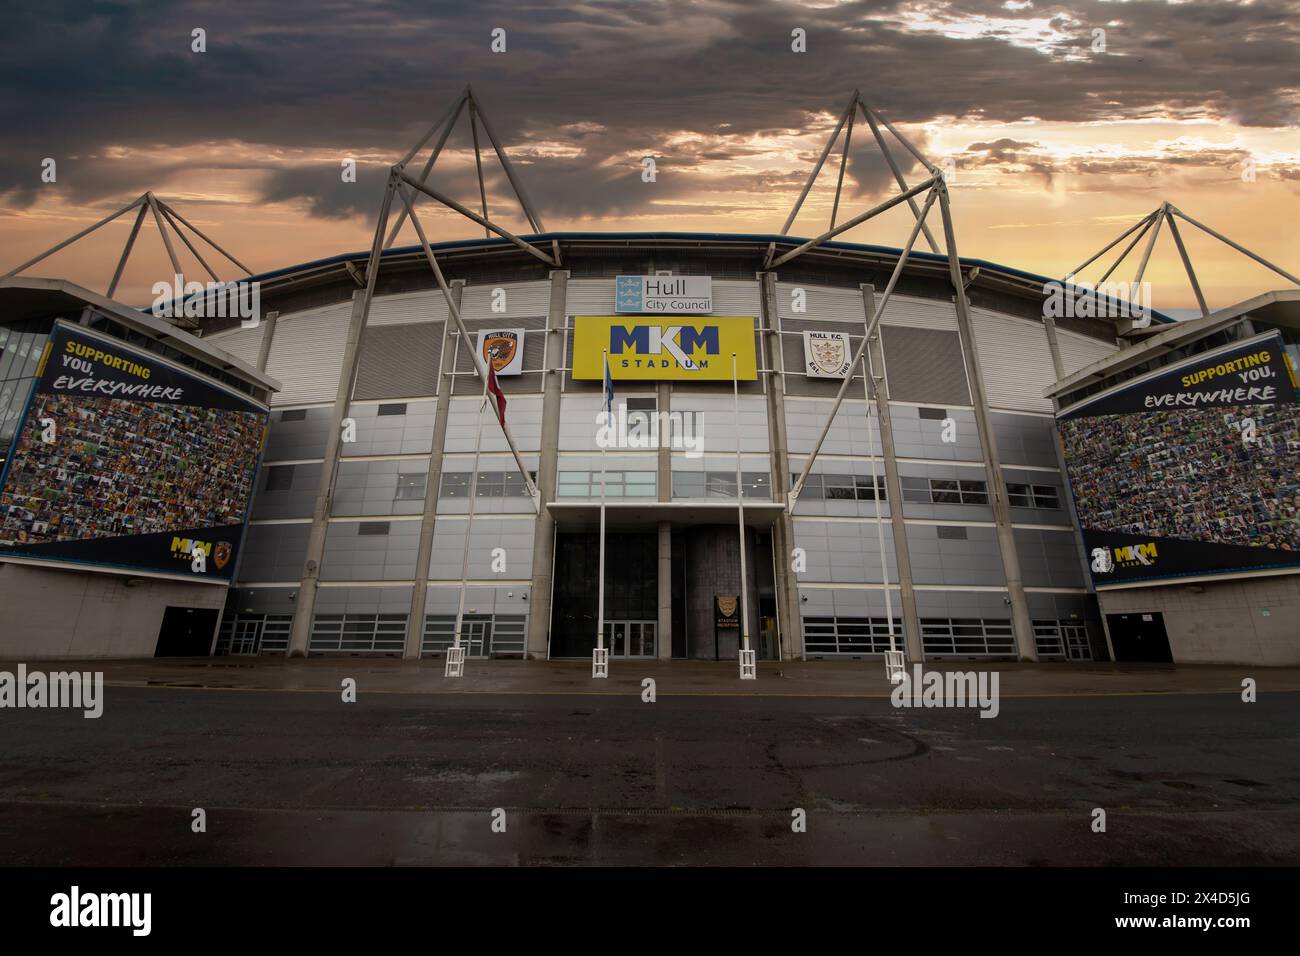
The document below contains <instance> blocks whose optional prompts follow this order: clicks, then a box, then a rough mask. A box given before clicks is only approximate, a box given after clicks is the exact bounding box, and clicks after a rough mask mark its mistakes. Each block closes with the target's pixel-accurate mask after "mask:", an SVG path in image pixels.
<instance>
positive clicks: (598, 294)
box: [564, 279, 615, 315]
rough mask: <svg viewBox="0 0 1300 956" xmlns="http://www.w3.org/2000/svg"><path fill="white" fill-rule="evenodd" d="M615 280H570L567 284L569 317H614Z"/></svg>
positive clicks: (566, 302) (566, 294)
mask: <svg viewBox="0 0 1300 956" xmlns="http://www.w3.org/2000/svg"><path fill="white" fill-rule="evenodd" d="M614 285H615V283H614V280H613V279H570V280H569V281H568V282H567V283H566V284H565V296H566V301H565V306H564V311H565V313H566V314H568V315H614Z"/></svg>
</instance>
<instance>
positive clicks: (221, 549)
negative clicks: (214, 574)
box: [212, 541, 230, 568]
mask: <svg viewBox="0 0 1300 956" xmlns="http://www.w3.org/2000/svg"><path fill="white" fill-rule="evenodd" d="M229 560H230V542H229V541H218V542H217V546H216V547H215V548H214V549H213V550H212V563H213V564H215V565H216V566H217V567H218V568H224V567H225V566H226V562H227V561H229Z"/></svg>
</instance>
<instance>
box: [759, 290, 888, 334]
mask: <svg viewBox="0 0 1300 956" xmlns="http://www.w3.org/2000/svg"><path fill="white" fill-rule="evenodd" d="M795 289H803V290H804V305H805V307H806V309H807V311H806V312H795V311H794V292H795ZM776 310H777V314H778V315H780V317H781V326H782V328H789V325H788V324H787V320H791V319H804V320H812V321H817V320H829V321H834V322H849V323H854V324H856V325H857V327H858V328H859V329H861V328H862V327H863V322H864V321H865V320H866V313H865V310H864V303H863V301H862V292H861V291H860V290H858V289H833V288H828V287H824V286H814V285H809V284H807V283H802V282H778V283H777V284H776ZM821 326H822V327H825V326H826V321H822V322H821Z"/></svg>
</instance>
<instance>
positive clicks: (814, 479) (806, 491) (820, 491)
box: [790, 473, 826, 499]
mask: <svg viewBox="0 0 1300 956" xmlns="http://www.w3.org/2000/svg"><path fill="white" fill-rule="evenodd" d="M798 480H799V475H798V474H793V475H791V476H790V487H791V488H793V487H794V483H795V482H796V481H798ZM799 496H800V497H801V498H808V499H815V498H825V497H826V492H825V489H824V488H823V486H822V476H821V475H819V474H815V473H814V474H810V475H809V476H808V477H807V479H805V481H804V483H803V491H801V492H800V493H799Z"/></svg>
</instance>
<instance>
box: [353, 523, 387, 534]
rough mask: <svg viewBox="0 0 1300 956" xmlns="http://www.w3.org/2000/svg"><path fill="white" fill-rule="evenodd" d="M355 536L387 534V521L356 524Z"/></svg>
mask: <svg viewBox="0 0 1300 956" xmlns="http://www.w3.org/2000/svg"><path fill="white" fill-rule="evenodd" d="M357 534H365V535H371V534H388V522H387V521H361V522H358V523H357Z"/></svg>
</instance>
